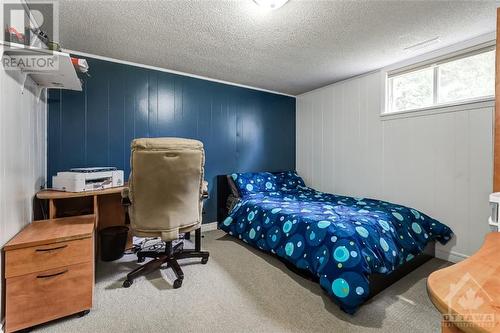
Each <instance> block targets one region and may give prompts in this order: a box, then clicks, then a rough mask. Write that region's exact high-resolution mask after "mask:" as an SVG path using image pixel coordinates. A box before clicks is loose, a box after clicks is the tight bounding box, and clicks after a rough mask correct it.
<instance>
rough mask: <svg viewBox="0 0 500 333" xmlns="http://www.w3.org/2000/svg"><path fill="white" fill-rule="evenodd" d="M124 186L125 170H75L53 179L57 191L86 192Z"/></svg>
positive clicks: (106, 168) (108, 168)
mask: <svg viewBox="0 0 500 333" xmlns="http://www.w3.org/2000/svg"><path fill="white" fill-rule="evenodd" d="M117 186H123V170H116V168H112V167H97V168H75V169H70V170H69V171H63V172H58V173H57V175H56V176H53V177H52V187H53V188H54V189H55V190H61V191H67V192H84V191H95V190H103V189H106V188H111V187H117Z"/></svg>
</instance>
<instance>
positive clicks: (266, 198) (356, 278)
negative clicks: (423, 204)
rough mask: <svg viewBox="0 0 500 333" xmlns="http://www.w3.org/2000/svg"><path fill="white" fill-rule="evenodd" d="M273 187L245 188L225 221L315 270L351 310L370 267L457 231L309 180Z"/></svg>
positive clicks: (379, 267) (381, 266)
mask: <svg viewBox="0 0 500 333" xmlns="http://www.w3.org/2000/svg"><path fill="white" fill-rule="evenodd" d="M233 178H234V179H235V181H236V180H237V178H238V175H236V174H235V175H233ZM258 181H259V182H260V181H264V182H265V181H266V179H262V180H258ZM245 186H246V185H245ZM264 186H265V185H264ZM248 187H250V186H248ZM267 187H268V188H269V189H271V191H270V192H256V193H252V192H249V193H246V194H245V195H244V196H243V197H242V198H241V200H240V202H239V203H238V204H237V205H236V206H235V207H234V208H233V209H232V210H231V212H230V214H229V216H228V217H227V218H226V219H225V220H224V221H222V222H221V223H219V228H220V229H222V230H224V231H225V232H227V233H229V234H230V235H232V236H235V237H237V238H239V239H241V240H243V241H244V242H246V243H248V244H250V245H252V246H254V247H257V248H259V249H261V250H264V251H267V252H271V253H274V254H276V255H278V256H280V257H282V258H284V259H285V260H287V261H288V262H290V263H292V264H293V265H295V266H296V267H297V268H300V269H306V270H309V271H310V272H311V273H312V274H314V275H316V276H317V277H318V278H319V282H320V285H321V286H322V288H324V289H325V290H326V291H327V292H328V294H330V295H331V296H332V297H333V299H334V300H335V301H336V302H337V303H338V304H339V306H340V307H341V309H342V310H344V311H345V312H347V313H354V312H355V311H356V310H357V309H358V307H359V306H360V305H361V304H362V303H363V302H364V301H365V300H366V299H367V298H368V296H369V294H370V287H369V280H368V277H369V275H370V274H373V273H382V274H389V273H391V272H392V271H394V269H395V268H397V267H398V266H399V265H401V264H403V263H404V262H406V261H409V260H411V259H412V258H414V256H416V255H418V254H420V253H421V252H422V251H423V249H424V247H425V246H426V245H427V243H428V242H429V241H430V240H437V241H439V242H441V243H442V244H444V243H446V242H447V241H448V240H449V239H450V238H451V236H452V231H451V230H450V228H448V227H447V226H446V225H444V224H442V223H440V222H438V221H436V220H434V219H432V218H431V217H429V216H427V215H425V214H424V213H422V212H420V211H418V210H416V209H412V208H408V207H405V206H401V205H396V204H393V203H389V202H384V201H380V200H373V199H366V198H353V197H346V196H340V195H334V194H328V193H323V192H319V191H316V190H314V189H312V188H309V187H306V186H302V185H298V186H297V187H296V188H294V189H287V188H285V187H284V188H281V190H277V191H274V188H275V187H276V186H274V184H273V186H271V185H269V184H267ZM278 188H279V186H278Z"/></svg>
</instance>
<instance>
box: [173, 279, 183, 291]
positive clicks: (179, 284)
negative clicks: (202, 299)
mask: <svg viewBox="0 0 500 333" xmlns="http://www.w3.org/2000/svg"><path fill="white" fill-rule="evenodd" d="M181 286H182V280H181V279H177V280H175V281H174V289H178V288H180V287H181Z"/></svg>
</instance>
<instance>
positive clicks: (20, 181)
mask: <svg viewBox="0 0 500 333" xmlns="http://www.w3.org/2000/svg"><path fill="white" fill-rule="evenodd" d="M0 54H3V46H2V45H0ZM21 86H22V78H21V76H20V75H19V73H18V72H15V71H14V72H9V73H7V72H6V71H5V70H4V69H3V66H0V248H1V247H2V246H3V245H4V244H5V243H6V242H7V241H8V240H9V239H11V238H12V237H13V236H14V235H15V234H17V233H18V232H19V231H20V230H21V229H22V228H23V227H24V226H25V225H26V224H28V223H30V221H31V220H32V200H33V196H34V194H35V192H36V191H37V190H38V189H39V188H40V186H41V185H44V184H45V162H46V158H45V152H46V149H45V146H46V145H45V134H46V121H45V120H46V116H47V113H46V103H45V97H43V96H44V95H42V97H43V98H42V100H41V101H38V100H37V98H36V96H35V94H33V92H32V91H33V90H34V83H33V82H32V81H31V80H30V79H28V81H27V87H26V89H25V90H24V92H23V93H21ZM43 94H44V93H43ZM0 267H3V264H2V256H0ZM0 273H1V276H2V277H3V271H2V269H0ZM2 281H3V279H2ZM2 287H3V282H2V283H0V295H3V291H2ZM1 299H2V301H1V302H0V303H1V305H0V323H1V322H2V319H3V316H4V308H3V306H4V303H3V300H4V298H3V297H2V298H1Z"/></svg>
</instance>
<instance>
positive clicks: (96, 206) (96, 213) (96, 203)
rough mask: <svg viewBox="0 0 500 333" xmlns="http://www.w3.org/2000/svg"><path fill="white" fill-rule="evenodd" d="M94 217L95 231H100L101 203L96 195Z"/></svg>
mask: <svg viewBox="0 0 500 333" xmlns="http://www.w3.org/2000/svg"><path fill="white" fill-rule="evenodd" d="M94 215H95V229H96V230H99V203H98V202H97V195H94Z"/></svg>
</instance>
